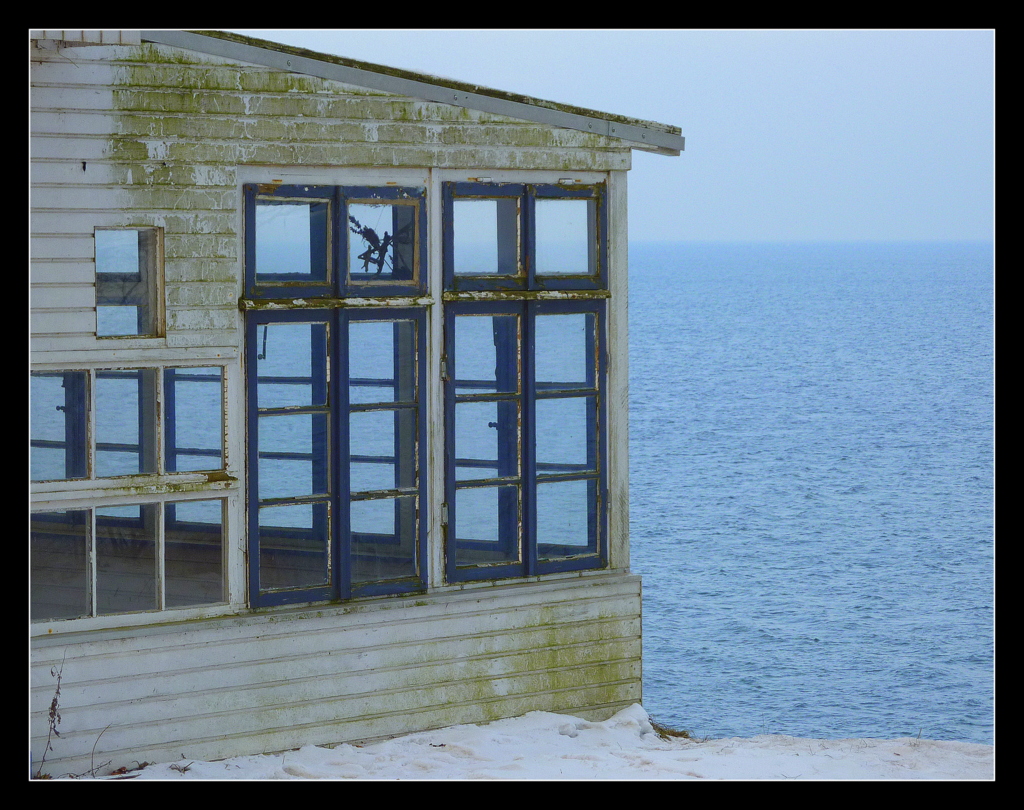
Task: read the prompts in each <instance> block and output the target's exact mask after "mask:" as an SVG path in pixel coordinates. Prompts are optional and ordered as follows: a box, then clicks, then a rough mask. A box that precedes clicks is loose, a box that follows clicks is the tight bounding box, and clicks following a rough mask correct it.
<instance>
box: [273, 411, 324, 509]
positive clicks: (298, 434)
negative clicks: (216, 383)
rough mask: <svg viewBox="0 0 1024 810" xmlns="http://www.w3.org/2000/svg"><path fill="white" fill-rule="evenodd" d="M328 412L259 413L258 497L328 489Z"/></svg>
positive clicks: (313, 492)
mask: <svg viewBox="0 0 1024 810" xmlns="http://www.w3.org/2000/svg"><path fill="white" fill-rule="evenodd" d="M327 447H328V443H327V416H326V414H323V413H301V414H284V415H276V414H271V415H261V416H260V417H259V468H258V474H259V498H260V499H261V500H263V499H266V498H297V497H303V496H308V495H321V494H324V493H326V492H327V469H328V468H327V459H328V453H327Z"/></svg>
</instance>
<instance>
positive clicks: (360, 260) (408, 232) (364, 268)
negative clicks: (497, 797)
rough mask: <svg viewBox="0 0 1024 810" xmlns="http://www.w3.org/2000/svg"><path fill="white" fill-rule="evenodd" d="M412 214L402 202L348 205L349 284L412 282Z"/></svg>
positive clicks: (413, 254)
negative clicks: (392, 281) (389, 281)
mask: <svg viewBox="0 0 1024 810" xmlns="http://www.w3.org/2000/svg"><path fill="white" fill-rule="evenodd" d="M416 211H417V208H416V206H415V205H410V204H404V203H391V202H380V203H377V202H374V203H349V205H348V228H349V237H348V273H349V281H350V282H356V283H358V282H360V281H368V280H371V281H381V280H394V281H409V280H412V279H413V277H414V271H415V267H416V258H417V257H416Z"/></svg>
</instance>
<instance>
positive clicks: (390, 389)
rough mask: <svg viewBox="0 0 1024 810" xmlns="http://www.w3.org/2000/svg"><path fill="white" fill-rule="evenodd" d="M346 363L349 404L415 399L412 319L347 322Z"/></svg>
mask: <svg viewBox="0 0 1024 810" xmlns="http://www.w3.org/2000/svg"><path fill="white" fill-rule="evenodd" d="M348 366H349V369H348V371H349V380H348V382H349V401H350V402H351V403H352V404H365V403H372V402H381V403H383V402H414V401H416V399H417V395H416V324H415V322H413V321H351V322H350V323H349V330H348Z"/></svg>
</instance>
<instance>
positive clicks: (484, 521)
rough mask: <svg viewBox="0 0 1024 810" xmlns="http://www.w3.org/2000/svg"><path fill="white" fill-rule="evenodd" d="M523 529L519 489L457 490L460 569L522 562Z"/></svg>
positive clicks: (456, 549)
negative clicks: (521, 541) (521, 529)
mask: <svg viewBox="0 0 1024 810" xmlns="http://www.w3.org/2000/svg"><path fill="white" fill-rule="evenodd" d="M519 526H520V503H519V487H517V486H502V487H473V488H471V489H459V490H456V492H455V562H456V565H485V564H487V563H506V562H517V561H519V560H520V559H521V555H520V544H519Z"/></svg>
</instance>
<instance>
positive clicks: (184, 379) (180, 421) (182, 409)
mask: <svg viewBox="0 0 1024 810" xmlns="http://www.w3.org/2000/svg"><path fill="white" fill-rule="evenodd" d="M223 412H224V397H223V387H222V383H221V369H220V368H216V367H211V368H169V369H166V370H165V371H164V455H165V459H164V463H165V467H166V469H167V471H168V472H175V471H191V470H219V469H220V468H221V467H223V466H224V460H223V458H224V457H223V452H222V446H223V435H224V428H223Z"/></svg>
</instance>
